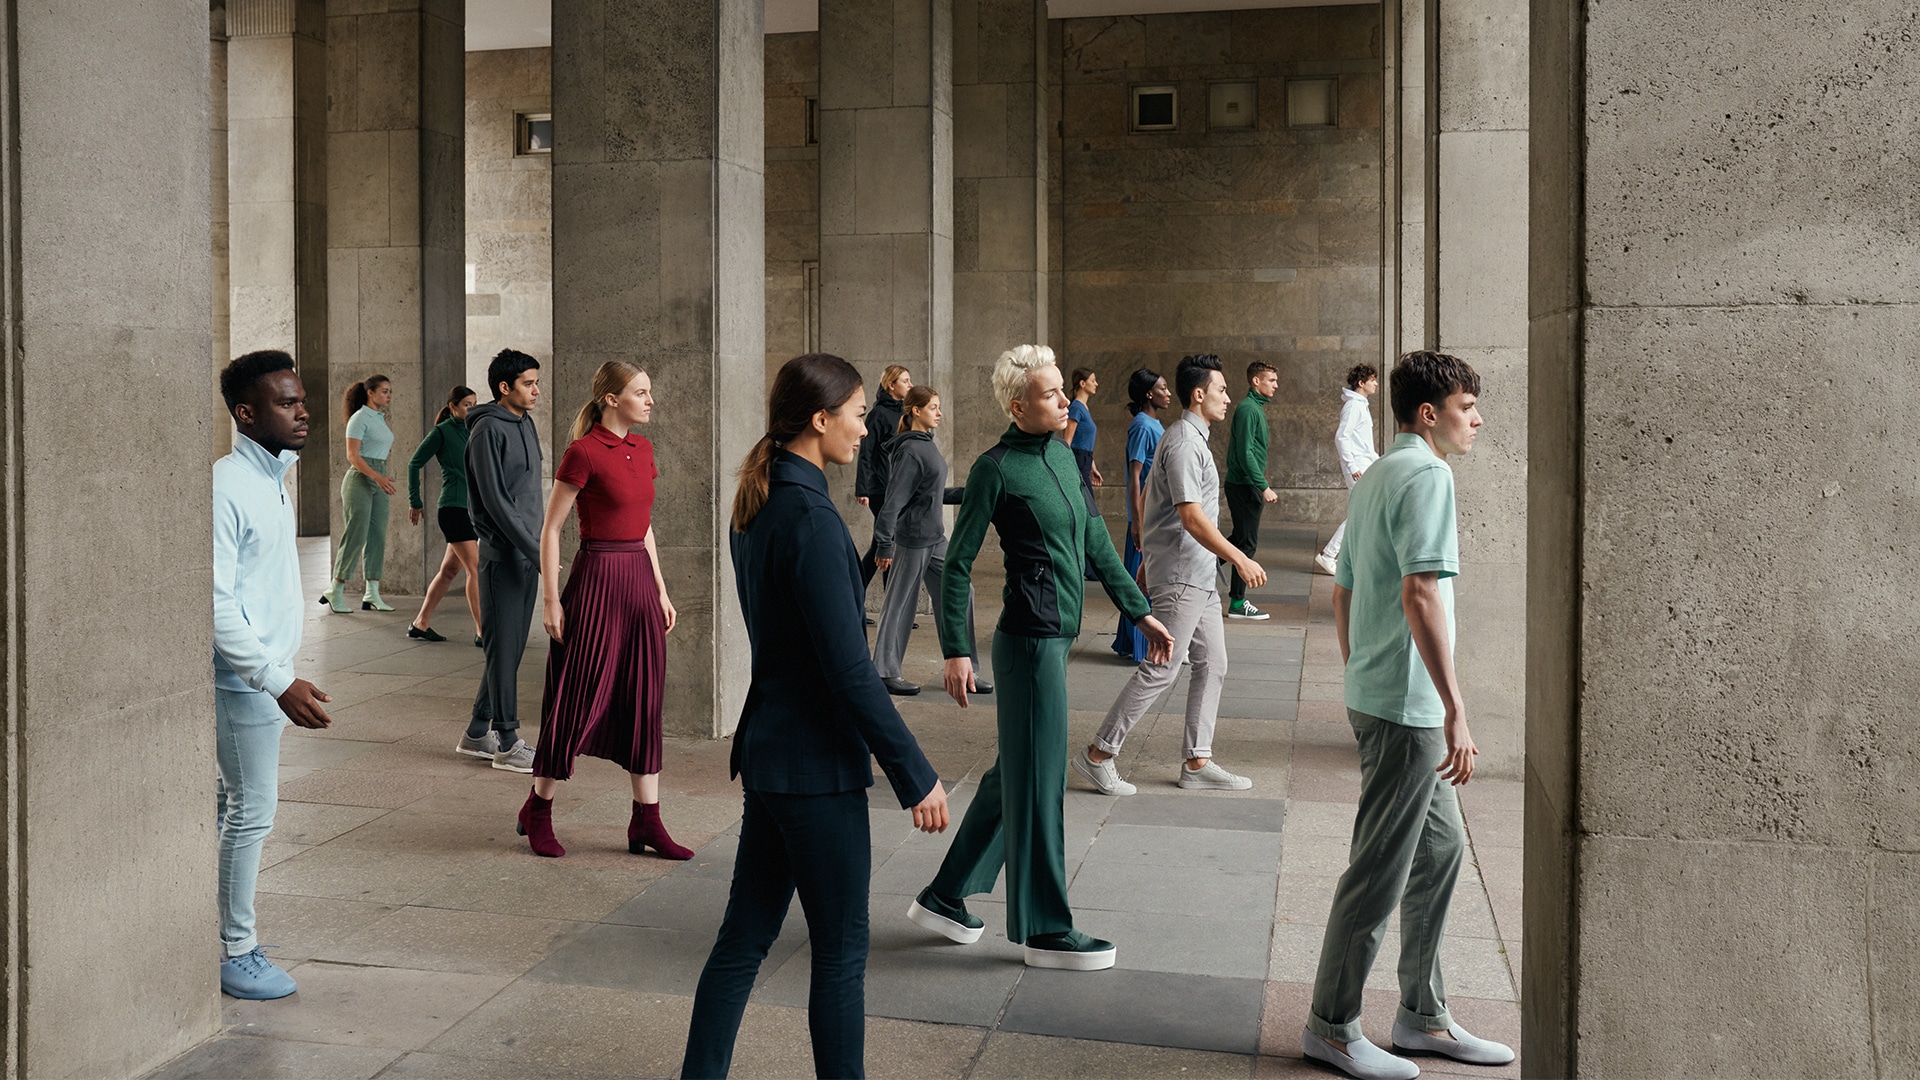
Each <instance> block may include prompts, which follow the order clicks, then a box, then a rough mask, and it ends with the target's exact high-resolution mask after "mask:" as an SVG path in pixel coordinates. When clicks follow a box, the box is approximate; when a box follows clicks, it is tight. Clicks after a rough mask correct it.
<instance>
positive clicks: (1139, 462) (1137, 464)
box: [1113, 368, 1173, 664]
mask: <svg viewBox="0 0 1920 1080" xmlns="http://www.w3.org/2000/svg"><path fill="white" fill-rule="evenodd" d="M1172 404H1173V391H1171V390H1169V389H1167V380H1165V379H1163V378H1161V377H1160V373H1159V372H1157V371H1150V370H1148V369H1147V368H1141V369H1140V370H1138V371H1136V372H1134V373H1133V376H1132V377H1131V378H1129V379H1128V380H1127V411H1128V412H1130V413H1132V414H1133V421H1132V422H1131V423H1129V424H1128V425H1127V543H1126V550H1125V551H1124V552H1122V554H1121V561H1122V562H1123V563H1125V564H1126V567H1127V573H1129V574H1132V575H1133V576H1134V580H1135V581H1139V580H1140V564H1141V562H1142V561H1143V559H1144V556H1142V554H1141V552H1140V519H1141V517H1142V515H1143V514H1144V513H1145V510H1146V505H1147V502H1146V500H1147V474H1148V473H1149V472H1152V471H1153V452H1154V451H1155V450H1157V449H1159V447H1160V437H1161V436H1162V435H1165V434H1166V432H1167V429H1166V428H1165V427H1164V426H1163V425H1162V424H1161V423H1160V410H1162V409H1165V408H1167V407H1168V406H1170V405H1172ZM1113 651H1114V652H1116V653H1119V654H1120V658H1121V659H1122V660H1127V661H1130V662H1132V663H1135V664H1138V663H1140V662H1141V661H1143V660H1145V659H1146V658H1147V641H1146V639H1145V638H1144V637H1142V636H1141V635H1140V630H1139V628H1137V627H1136V626H1134V624H1133V623H1131V622H1128V621H1127V619H1126V618H1125V616H1122V617H1121V619H1120V626H1119V628H1118V629H1117V630H1115V631H1114V634H1113Z"/></svg>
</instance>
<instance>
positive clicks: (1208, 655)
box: [1073, 355, 1267, 795]
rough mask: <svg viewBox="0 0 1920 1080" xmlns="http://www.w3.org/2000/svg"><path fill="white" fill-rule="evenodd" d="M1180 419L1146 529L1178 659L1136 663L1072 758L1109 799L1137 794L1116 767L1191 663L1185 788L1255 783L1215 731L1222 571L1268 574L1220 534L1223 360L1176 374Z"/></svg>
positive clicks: (1152, 581) (1156, 479) (1151, 586)
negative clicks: (1214, 438) (1217, 748)
mask: <svg viewBox="0 0 1920 1080" xmlns="http://www.w3.org/2000/svg"><path fill="white" fill-rule="evenodd" d="M1173 382H1174V387H1175V389H1176V390H1177V392H1178V393H1179V395H1180V404H1181V406H1182V409H1181V412H1180V418H1179V419H1178V420H1176V421H1174V423H1173V424H1172V426H1170V427H1169V428H1168V429H1167V436H1166V438H1164V439H1162V440H1161V442H1160V446H1159V449H1157V450H1156V451H1155V452H1154V468H1153V477H1152V479H1150V480H1149V481H1148V483H1147V497H1146V504H1145V506H1144V510H1145V514H1144V517H1143V522H1144V523H1143V524H1142V526H1141V530H1140V534H1141V537H1142V539H1144V540H1145V541H1146V579H1147V599H1148V600H1149V602H1151V604H1152V605H1153V615H1154V618H1157V619H1159V620H1160V621H1161V623H1163V624H1164V625H1165V626H1166V628H1167V632H1168V633H1170V634H1172V635H1173V655H1172V656H1171V657H1169V658H1168V660H1167V662H1166V663H1164V664H1154V663H1144V664H1141V665H1140V666H1139V667H1138V668H1136V669H1134V672H1133V675H1132V676H1130V677H1129V678H1128V679H1127V683H1126V685H1125V686H1123V687H1121V689H1120V696H1118V697H1116V698H1115V699H1114V701H1113V707H1112V708H1110V709H1108V710H1107V716H1106V719H1105V720H1104V721H1102V722H1101V724H1100V730H1099V731H1098V732H1096V733H1095V734H1094V736H1093V742H1092V743H1090V744H1089V745H1088V746H1087V747H1086V749H1084V750H1082V751H1081V752H1080V753H1078V754H1075V755H1074V757H1073V767H1074V770H1075V771H1076V772H1078V773H1079V774H1080V775H1081V776H1083V777H1085V778H1086V779H1087V781H1088V782H1089V783H1091V784H1092V785H1093V786H1094V788H1095V789H1097V790H1098V791H1099V792H1100V793H1101V794H1103V795H1131V794H1133V793H1134V792H1135V791H1137V790H1138V789H1137V788H1135V787H1134V786H1133V785H1132V784H1130V783H1127V782H1126V781H1125V780H1122V779H1120V774H1119V772H1118V770H1117V768H1116V767H1115V765H1114V763H1113V759H1114V757H1115V755H1117V754H1119V753H1120V746H1121V744H1122V743H1124V742H1126V739H1127V733H1128V732H1129V731H1131V730H1133V725H1135V724H1136V723H1139V721H1140V718H1141V717H1142V716H1144V715H1146V712H1147V710H1148V709H1149V708H1151V707H1152V706H1153V703H1154V702H1155V701H1157V700H1159V698H1160V695H1161V694H1163V693H1165V692H1166V689H1167V687H1169V686H1172V685H1173V681H1174V680H1175V679H1176V678H1178V677H1179V675H1180V664H1181V663H1182V662H1183V661H1184V662H1186V663H1187V664H1188V665H1189V670H1188V673H1187V675H1188V677H1187V718H1186V719H1187V724H1186V745H1185V747H1184V748H1183V749H1182V751H1181V757H1183V758H1185V759H1186V764H1185V765H1183V766H1182V767H1181V769H1180V781H1179V783H1180V786H1181V787H1182V788H1186V789H1199V790H1210V791H1244V790H1245V789H1247V788H1250V787H1252V786H1253V781H1251V780H1248V779H1247V778H1246V777H1244V776H1236V775H1234V774H1233V773H1230V772H1228V771H1227V770H1225V769H1223V768H1221V767H1220V764H1219V763H1218V762H1216V761H1214V760H1213V729H1214V725H1215V724H1216V723H1217V722H1218V721H1219V713H1220V688H1221V686H1222V685H1224V684H1225V683H1226V680H1227V638H1226V633H1225V631H1224V627H1223V624H1222V623H1221V620H1220V592H1219V575H1220V561H1221V560H1222V559H1224V560H1226V561H1228V562H1229V563H1231V564H1232V565H1233V568H1234V572H1235V573H1236V574H1238V575H1241V576H1243V577H1244V578H1245V579H1246V580H1248V581H1251V582H1252V583H1253V587H1254V588H1256V589H1257V588H1259V587H1260V586H1262V585H1264V584H1266V581H1267V572H1266V571H1265V570H1263V569H1261V568H1260V564H1259V563H1256V562H1254V561H1253V559H1252V557H1251V556H1249V555H1247V554H1246V553H1245V552H1242V551H1241V550H1240V549H1239V548H1236V547H1234V546H1233V545H1232V544H1231V543H1229V542H1228V541H1227V538H1226V537H1225V536H1222V535H1221V534H1220V526H1219V525H1218V524H1216V519H1217V518H1218V516H1219V514H1220V471H1219V469H1218V468H1217V467H1216V466H1215V465H1214V463H1213V451H1212V450H1211V449H1210V448H1209V447H1208V446H1207V434H1208V432H1209V430H1210V429H1211V426H1212V425H1214V424H1217V423H1219V422H1220V421H1222V420H1225V419H1226V418H1227V381H1226V379H1225V378H1224V377H1223V376H1222V375H1221V374H1220V358H1219V357H1217V356H1213V355H1201V356H1189V357H1187V358H1186V359H1184V360H1182V361H1180V367H1179V370H1177V371H1175V372H1174V376H1173Z"/></svg>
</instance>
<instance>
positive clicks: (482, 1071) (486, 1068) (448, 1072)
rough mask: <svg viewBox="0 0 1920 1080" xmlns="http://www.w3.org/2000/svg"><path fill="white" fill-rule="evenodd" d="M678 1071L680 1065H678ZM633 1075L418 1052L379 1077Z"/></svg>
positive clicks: (578, 1078) (582, 1079) (570, 1079)
mask: <svg viewBox="0 0 1920 1080" xmlns="http://www.w3.org/2000/svg"><path fill="white" fill-rule="evenodd" d="M673 1067H674V1068H675V1069H678V1068H679V1062H678V1061H675V1063H674V1066H673ZM633 1075H635V1074H633V1073H629V1072H626V1071H624V1068H623V1067H618V1066H614V1067H603V1068H585V1069H573V1068H561V1067H558V1066H556V1065H555V1064H554V1063H553V1062H552V1061H531V1060H528V1061H522V1060H518V1059H509V1060H505V1061H485V1060H480V1059H477V1058H470V1057H459V1056H457V1055H454V1054H437V1053H428V1052H426V1051H415V1052H413V1053H410V1054H405V1055H403V1056H402V1057H401V1058H400V1059H399V1060H398V1061H395V1062H394V1063H393V1064H392V1065H390V1066H388V1067H387V1070H386V1071H385V1072H383V1073H381V1074H380V1077H379V1080H529V1078H530V1077H539V1080H616V1078H618V1080H628V1078H630V1077H632V1076H633ZM657 1075H659V1076H662V1077H665V1076H671V1075H673V1074H672V1073H671V1072H667V1073H659V1074H657Z"/></svg>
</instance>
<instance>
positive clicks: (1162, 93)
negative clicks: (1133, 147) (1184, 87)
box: [1132, 86, 1180, 131]
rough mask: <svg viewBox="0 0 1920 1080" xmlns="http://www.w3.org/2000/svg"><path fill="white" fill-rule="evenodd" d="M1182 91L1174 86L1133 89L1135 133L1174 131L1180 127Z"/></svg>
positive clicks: (1133, 124)
mask: <svg viewBox="0 0 1920 1080" xmlns="http://www.w3.org/2000/svg"><path fill="white" fill-rule="evenodd" d="M1179 116H1180V90H1179V88H1178V87H1173V86H1136V87H1134V88H1133V123H1132V129H1133V130H1134V131H1172V130H1173V129H1174V128H1176V127H1178V126H1179Z"/></svg>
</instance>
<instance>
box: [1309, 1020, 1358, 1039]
mask: <svg viewBox="0 0 1920 1080" xmlns="http://www.w3.org/2000/svg"><path fill="white" fill-rule="evenodd" d="M1307 1030H1308V1031H1311V1032H1313V1033H1314V1034H1315V1035H1318V1036H1320V1037H1321V1038H1323V1039H1327V1040H1330V1041H1332V1042H1337V1043H1350V1042H1352V1041H1353V1040H1355V1039H1358V1038H1360V1037H1361V1032H1360V1020H1359V1018H1357V1017H1356V1018H1355V1019H1354V1020H1353V1022H1352V1023H1349V1024H1330V1023H1328V1022H1327V1021H1325V1020H1322V1019H1321V1018H1320V1014H1319V1013H1308V1014H1307Z"/></svg>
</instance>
